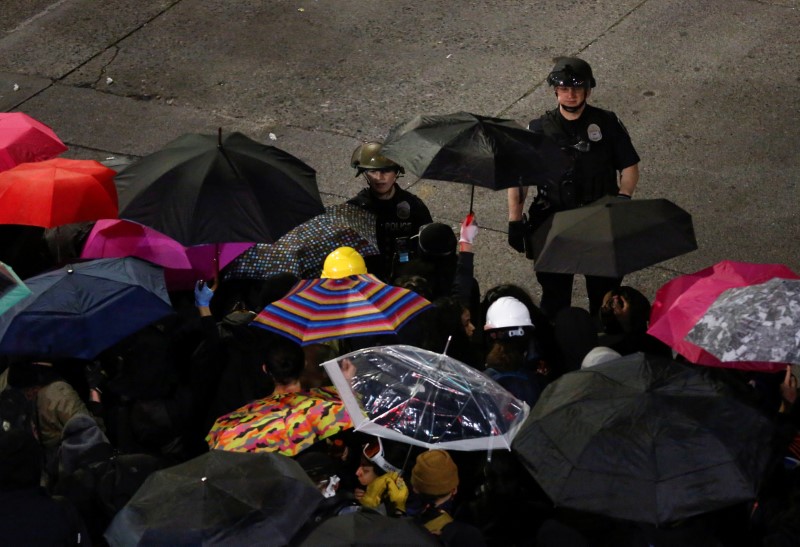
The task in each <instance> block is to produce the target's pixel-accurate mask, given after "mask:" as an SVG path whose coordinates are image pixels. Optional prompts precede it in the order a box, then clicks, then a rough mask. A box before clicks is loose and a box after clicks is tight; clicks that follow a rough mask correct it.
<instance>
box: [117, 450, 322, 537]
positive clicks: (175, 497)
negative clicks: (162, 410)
mask: <svg viewBox="0 0 800 547" xmlns="http://www.w3.org/2000/svg"><path fill="white" fill-rule="evenodd" d="M322 499H323V498H322V494H320V492H319V491H318V490H317V488H316V486H315V485H314V483H313V482H312V481H311V479H310V478H309V477H308V475H306V473H305V471H303V469H302V467H300V464H298V463H297V462H295V461H294V460H292V459H290V458H288V457H286V456H281V455H280V454H274V453H250V452H246V453H245V452H225V451H222V450H212V451H210V452H208V453H206V454H203V455H202V456H198V457H197V458H194V459H192V460H189V461H188V462H185V463H182V464H180V465H176V466H174V467H170V468H167V469H162V470H160V471H156V472H155V473H153V474H152V475H150V477H148V478H147V480H146V481H145V482H144V484H142V486H141V487H140V488H139V490H138V491H137V492H136V494H135V495H134V496H133V498H131V500H130V501H129V502H128V504H127V505H126V506H125V507H123V508H122V510H121V511H120V512H119V513H117V515H116V517H114V520H113V521H112V522H111V525H110V526H109V527H108V529H107V530H106V532H105V538H106V539H107V540H108V542H109V543H110V544H111V545H112V546H117V545H120V546H121V545H125V546H130V545H183V546H187V545H264V546H271V545H275V546H277V545H286V544H288V542H289V540H290V539H291V538H292V536H294V535H295V534H296V533H297V531H298V530H299V529H300V527H301V526H302V525H303V524H304V523H305V522H306V520H307V519H308V518H309V517H310V516H311V514H312V513H313V512H314V510H315V509H316V508H317V506H318V505H319V504H320V502H321V501H322Z"/></svg>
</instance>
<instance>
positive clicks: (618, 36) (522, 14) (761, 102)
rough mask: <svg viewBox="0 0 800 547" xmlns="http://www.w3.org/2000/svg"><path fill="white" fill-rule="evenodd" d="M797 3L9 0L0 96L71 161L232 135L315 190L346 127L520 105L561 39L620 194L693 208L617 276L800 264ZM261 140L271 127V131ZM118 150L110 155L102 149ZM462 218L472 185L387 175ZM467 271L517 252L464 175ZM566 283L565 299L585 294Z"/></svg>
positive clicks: (494, 208)
mask: <svg viewBox="0 0 800 547" xmlns="http://www.w3.org/2000/svg"><path fill="white" fill-rule="evenodd" d="M798 8H800V0H773V1H767V0H765V1H755V0H695V1H689V0H596V1H592V2H572V3H566V2H555V1H551V0H535V1H534V0H527V1H523V0H505V1H501V2H496V1H488V0H486V1H480V0H474V1H469V2H449V1H444V0H426V1H416V2H413V1H405V2H401V1H391V0H384V1H381V2H377V1H374V2H366V1H363V0H317V1H312V0H290V1H284V0H280V1H277V0H273V1H263V0H262V1H256V0H239V1H237V2H229V1H225V0H171V1H167V0H161V1H153V0H142V1H139V2H134V3H131V2H125V1H122V0H112V1H105V2H94V1H90V0H60V1H56V2H52V1H35V0H24V1H23V0H6V1H5V2H3V8H2V10H3V17H2V18H0V109H2V110H4V111H11V110H21V111H24V112H26V113H28V114H30V115H32V116H34V117H36V118H38V119H40V120H42V121H44V122H45V123H47V124H49V125H50V126H51V127H53V129H54V130H55V131H56V133H57V134H58V135H59V136H60V137H61V138H62V139H63V140H64V141H65V142H66V143H67V144H68V146H69V147H70V151H69V152H68V153H67V154H66V155H67V156H68V157H75V158H94V159H99V160H105V161H108V162H110V163H112V164H113V163H115V162H116V163H117V164H119V165H122V164H124V163H125V162H126V161H128V160H129V159H131V158H133V157H136V156H142V155H145V154H148V153H150V152H153V151H155V150H157V149H158V148H160V147H161V146H163V145H164V144H166V143H167V142H169V141H171V140H173V139H174V138H176V137H178V136H180V135H181V134H183V133H187V132H208V133H210V132H215V131H216V130H217V128H218V127H222V128H223V130H224V131H241V132H243V133H245V134H247V135H248V136H250V137H252V138H255V139H257V140H261V141H263V142H267V143H269V144H273V145H275V146H277V147H279V148H282V149H284V150H286V151H288V152H290V153H292V154H294V155H296V156H298V157H300V158H301V159H303V160H304V161H306V162H307V163H309V164H310V165H312V166H313V167H314V168H315V169H316V170H317V173H318V180H319V186H320V189H321V191H322V192H323V196H324V199H325V202H326V203H337V202H340V201H343V200H344V199H346V198H347V197H350V196H351V195H353V194H355V193H356V192H357V191H358V190H359V189H360V187H361V186H362V184H361V182H360V180H359V179H356V178H354V176H353V172H352V170H351V169H350V167H349V159H350V155H351V152H352V150H353V148H354V147H355V146H356V145H357V144H358V143H359V142H360V141H362V140H371V139H381V138H383V137H385V135H386V134H387V133H388V131H389V129H390V128H391V127H392V126H393V125H395V124H397V123H399V122H401V121H403V120H405V119H408V118H411V117H413V116H414V115H416V114H421V113H430V114H444V113H448V112H456V111H461V110H465V111H469V112H474V113H479V114H486V115H497V116H502V117H508V118H512V119H515V120H517V121H519V122H521V123H525V124H527V122H528V121H529V120H530V119H531V118H533V117H535V116H538V115H539V114H541V113H542V112H543V111H544V110H545V109H548V108H552V107H553V105H554V98H553V96H552V92H551V91H550V90H549V89H548V88H547V87H546V85H545V77H546V76H547V73H548V72H549V69H550V67H551V66H552V64H553V59H554V58H555V57H557V56H560V55H579V56H581V57H583V58H585V59H586V60H588V61H589V62H590V63H591V64H592V66H593V68H594V72H595V77H596V79H597V81H598V86H597V88H596V89H595V90H594V92H593V94H592V97H591V102H592V103H593V104H595V105H597V106H600V107H603V108H607V109H610V110H613V111H615V112H616V113H617V114H618V115H619V116H620V118H621V119H622V120H623V121H624V122H625V125H626V126H627V128H628V130H629V131H630V133H631V136H632V138H633V142H634V144H635V146H636V148H637V150H638V152H639V155H640V156H641V157H642V163H641V180H640V183H639V190H638V192H637V195H636V197H637V198H639V199H641V198H656V197H663V198H667V199H670V200H672V201H674V202H675V203H677V204H678V205H680V206H681V207H683V208H684V209H686V210H687V211H689V212H690V213H691V214H692V215H693V219H694V224H695V230H696V233H697V239H698V244H699V249H698V250H697V251H694V252H692V253H690V254H687V255H684V256H682V257H678V258H676V259H673V260H670V261H668V262H664V263H662V264H659V265H657V266H654V267H650V268H647V269H646V270H643V271H640V272H637V273H635V274H632V275H630V276H629V277H628V278H627V281H626V282H627V283H628V284H632V285H634V286H636V287H638V288H640V289H642V290H643V292H645V294H647V295H648V296H650V297H652V295H653V294H654V292H655V290H656V289H657V288H658V287H659V286H660V285H661V284H663V283H664V282H666V281H667V280H669V279H671V278H672V277H674V276H676V275H678V274H679V273H687V272H691V271H695V270H699V269H701V268H703V267H706V266H710V265H712V264H714V263H716V262H718V261H720V260H723V259H732V260H741V261H750V262H777V263H783V264H786V265H788V266H789V267H791V268H793V269H794V270H796V271H800V213H798V202H800V200H799V199H798V197H800V192H798V174H800V159H799V156H798V154H797V148H798V137H799V136H800V123H798V120H799V119H800V76H798V74H800V53H799V52H800V35H798V34H797V32H796V30H795V29H797V28H798V27H799V26H800V13H798ZM272 138H274V140H272ZM111 158H113V159H111ZM401 182H402V183H403V185H404V186H410V187H411V188H412V191H414V192H416V193H417V194H418V195H420V196H421V197H422V198H423V199H424V200H425V201H426V203H427V204H428V205H429V207H430V209H431V211H432V213H433V216H434V218H435V219H436V220H439V221H442V222H448V223H450V224H452V225H453V226H454V227H455V228H456V229H457V226H458V223H459V222H460V220H461V219H462V218H463V216H464V215H465V214H466V213H467V209H468V207H469V187H468V186H464V185H458V184H453V183H444V182H436V181H427V180H416V179H415V178H414V177H411V176H406V177H405V178H404V179H402V181H401ZM475 212H476V215H477V219H478V222H479V224H480V225H481V226H482V227H483V229H482V230H481V232H480V234H479V236H478V240H477V243H476V253H477V257H476V266H477V271H478V277H479V280H480V282H481V286H482V288H483V289H484V290H485V289H487V288H489V287H490V286H492V285H494V284H496V283H499V282H514V283H520V284H522V285H523V286H525V287H526V288H528V289H530V290H531V291H532V292H533V293H534V294H535V295H536V294H538V292H537V289H538V287H537V285H536V283H535V281H534V279H533V276H532V269H531V263H530V262H529V261H527V260H526V259H525V258H524V257H523V256H522V255H518V254H517V253H516V252H514V251H513V250H512V249H511V248H510V247H508V245H507V244H506V234H505V231H506V219H507V216H506V214H507V213H506V197H505V194H504V193H493V192H491V191H488V190H483V189H478V191H477V192H476V205H475ZM581 285H582V284H579V283H576V300H575V302H576V303H577V304H578V305H585V301H584V300H583V292H582V288H581Z"/></svg>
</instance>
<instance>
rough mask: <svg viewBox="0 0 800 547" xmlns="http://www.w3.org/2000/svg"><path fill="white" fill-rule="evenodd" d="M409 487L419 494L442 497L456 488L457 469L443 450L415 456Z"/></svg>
mask: <svg viewBox="0 0 800 547" xmlns="http://www.w3.org/2000/svg"><path fill="white" fill-rule="evenodd" d="M411 485H412V486H413V487H414V489H415V490H416V491H417V492H419V493H420V494H425V495H428V496H444V495H445V494H448V493H449V492H450V491H451V490H452V489H454V488H455V487H457V486H458V467H456V464H455V462H454V461H453V459H452V458H451V457H450V454H448V453H447V452H445V451H444V450H428V451H427V452H423V453H422V454H420V455H419V456H417V463H416V464H415V465H414V469H412V470H411Z"/></svg>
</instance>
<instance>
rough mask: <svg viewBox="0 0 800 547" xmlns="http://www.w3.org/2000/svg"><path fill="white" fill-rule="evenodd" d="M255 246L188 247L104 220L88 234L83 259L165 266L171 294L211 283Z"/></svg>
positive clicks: (132, 225)
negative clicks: (132, 258) (126, 260)
mask: <svg viewBox="0 0 800 547" xmlns="http://www.w3.org/2000/svg"><path fill="white" fill-rule="evenodd" d="M252 246H253V243H210V244H208V245H194V246H189V247H187V246H184V245H181V244H180V243H178V242H177V241H175V240H174V239H172V238H171V237H169V236H166V235H164V234H162V233H161V232H159V231H157V230H154V229H153V228H150V227H148V226H144V225H142V224H139V223H138V222H133V221H130V220H122V219H103V220H98V221H97V222H96V223H95V225H94V228H92V231H91V232H90V233H89V237H87V239H86V243H85V244H84V246H83V252H82V253H81V258H114V257H125V256H135V257H138V258H141V259H144V260H147V261H149V262H152V263H154V264H158V265H159V266H162V267H163V268H164V278H165V280H166V283H167V288H169V289H170V290H176V289H191V288H192V287H194V284H195V282H196V281H197V280H198V279H211V278H212V277H214V276H215V275H216V274H217V273H218V272H219V270H220V269H221V268H224V267H225V266H227V265H228V264H229V263H230V262H231V261H233V260H234V259H235V258H236V257H237V256H239V255H240V254H242V253H243V252H245V251H246V250H247V249H249V248H250V247H252ZM215 259H216V260H218V264H217V263H215Z"/></svg>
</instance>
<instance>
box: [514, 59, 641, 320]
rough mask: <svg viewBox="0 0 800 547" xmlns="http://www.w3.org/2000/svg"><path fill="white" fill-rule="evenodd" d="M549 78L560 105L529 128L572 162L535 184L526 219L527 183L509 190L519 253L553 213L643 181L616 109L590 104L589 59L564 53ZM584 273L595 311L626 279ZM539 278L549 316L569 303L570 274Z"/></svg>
mask: <svg viewBox="0 0 800 547" xmlns="http://www.w3.org/2000/svg"><path fill="white" fill-rule="evenodd" d="M547 83H548V84H550V86H552V87H553V88H554V92H555V96H556V101H557V102H558V106H557V108H555V109H553V110H550V111H548V112H546V113H545V114H544V115H542V116H541V117H539V118H537V119H534V120H533V121H531V122H530V124H529V126H528V129H530V130H531V131H533V132H534V133H539V134H544V135H546V136H548V137H550V138H552V139H554V140H555V141H556V142H557V143H559V145H560V146H561V148H562V150H564V151H565V152H566V153H567V155H568V156H569V157H570V158H571V159H572V162H571V167H570V169H569V170H568V171H567V173H566V174H565V175H564V177H563V178H562V180H561V181H559V182H558V183H556V184H553V185H551V186H547V187H539V188H538V189H537V194H536V196H535V198H534V199H533V203H532V204H531V206H530V208H529V210H528V219H527V223H526V221H525V220H524V215H523V207H524V203H525V198H526V196H527V188H512V189H509V191H508V219H509V224H508V242H509V244H510V245H511V246H512V247H513V248H514V249H516V250H517V251H519V252H523V251H524V250H525V239H526V235H530V233H531V232H532V231H533V230H535V229H536V228H537V227H539V226H541V225H542V224H543V223H544V221H545V220H547V218H549V217H550V215H552V214H554V213H556V212H558V211H565V210H568V209H575V208H577V207H582V206H584V205H587V204H589V203H591V202H593V201H596V200H597V199H600V198H601V197H603V196H617V197H619V198H620V199H631V197H633V193H634V191H635V190H636V184H637V182H638V181H639V155H638V154H637V153H636V150H635V149H634V147H633V144H632V143H631V139H630V136H629V135H628V131H627V130H626V129H625V126H624V125H623V124H622V122H621V121H620V120H619V118H618V117H617V115H616V114H614V113H613V112H610V111H608V110H602V109H600V108H596V107H594V106H591V105H589V104H588V103H587V101H588V100H589V97H590V96H591V93H592V88H594V87H595V85H596V82H595V79H594V75H593V74H592V68H591V66H589V63H587V62H586V61H584V60H583V59H578V58H576V57H562V58H561V59H559V60H558V62H556V64H555V66H554V67H553V70H552V71H551V72H550V75H549V76H548V77H547ZM585 277H586V291H587V293H588V296H589V308H590V310H589V311H590V313H591V314H592V315H596V314H597V312H598V310H599V309H600V306H601V305H602V301H603V296H604V295H605V294H606V292H608V291H609V290H614V289H616V288H618V287H619V286H620V285H621V283H622V279H621V278H608V277H598V276H588V275H587V276H585ZM536 278H537V280H538V281H539V284H540V285H541V287H542V300H541V308H542V309H543V310H544V311H545V313H547V314H548V315H549V316H550V317H551V318H553V317H555V315H556V314H557V313H558V311H559V310H561V309H563V308H566V307H569V306H570V303H571V298H572V280H573V276H572V274H560V273H549V272H536Z"/></svg>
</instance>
